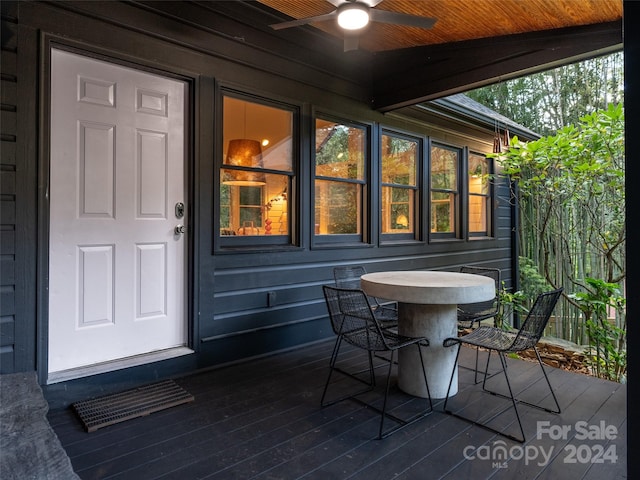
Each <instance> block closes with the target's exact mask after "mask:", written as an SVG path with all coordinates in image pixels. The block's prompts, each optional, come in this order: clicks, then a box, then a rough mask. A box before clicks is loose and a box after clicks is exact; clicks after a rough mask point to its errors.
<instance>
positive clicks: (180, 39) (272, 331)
mask: <svg viewBox="0 0 640 480" xmlns="http://www.w3.org/2000/svg"><path fill="white" fill-rule="evenodd" d="M6 3H7V2H3V12H6V14H5V15H4V17H3V54H2V61H3V132H2V133H3V137H2V139H3V159H2V187H3V193H2V205H3V207H2V214H3V217H2V218H3V220H2V223H3V226H2V228H3V230H2V240H3V241H2V267H3V270H2V300H3V303H2V333H3V337H2V349H3V350H2V352H3V358H2V360H3V371H4V370H5V368H6V371H13V370H18V369H27V370H28V369H35V363H34V362H35V361H36V360H35V359H36V345H37V344H36V338H38V337H37V335H38V336H39V338H40V342H39V346H38V352H37V353H38V355H37V358H38V359H39V361H38V367H39V370H41V380H42V381H44V380H46V374H45V373H43V371H44V372H46V362H45V361H44V359H45V358H46V339H47V337H46V328H47V322H48V319H47V316H46V305H47V298H46V287H47V284H46V278H47V277H46V265H47V258H46V256H47V248H48V247H47V238H48V233H47V228H48V217H47V213H46V212H47V197H46V190H47V181H48V180H47V179H48V175H47V171H48V163H47V162H48V160H47V159H48V151H47V148H48V147H47V140H46V139H47V131H48V130H47V129H48V125H47V121H46V118H47V105H48V98H47V95H48V91H47V87H46V86H47V81H48V77H47V75H48V63H47V62H48V60H47V57H48V55H47V53H48V48H49V47H50V46H51V45H53V44H55V45H62V46H64V47H65V48H73V49H75V50H76V51H86V52H87V53H89V54H92V55H97V56H104V57H109V58H111V59H113V60H114V61H118V62H123V63H126V64H128V65H139V66H140V67H141V68H147V69H153V70H155V71H162V72H167V73H169V74H175V75H180V76H181V77H182V78H187V79H191V80H192V84H193V86H194V92H193V102H194V105H193V112H194V119H193V124H194V129H193V132H192V135H191V138H193V148H192V151H193V158H192V164H193V165H192V167H193V168H192V170H193V175H192V177H193V198H194V200H195V201H194V205H193V208H192V210H191V215H192V217H191V219H190V220H191V223H192V225H191V226H190V227H191V228H190V230H189V231H190V232H191V233H192V237H191V239H192V242H193V243H192V247H193V272H192V275H191V279H192V280H191V283H192V287H193V288H192V294H193V295H192V304H191V310H192V311H193V312H194V313H193V316H192V318H191V319H190V320H191V322H192V324H193V341H192V347H193V349H194V350H195V351H196V352H197V355H196V356H195V357H196V359H197V360H196V363H193V362H192V361H186V360H185V359H178V360H174V361H165V362H163V363H161V364H157V365H155V366H145V367H139V368H136V369H129V370H127V371H126V372H122V373H118V372H115V373H113V374H109V375H102V376H99V377H98V378H91V379H79V380H76V381H72V382H67V383H65V384H64V385H60V384H58V385H50V386H48V387H47V392H48V395H49V396H50V398H52V396H58V397H57V398H62V397H64V396H66V398H68V399H69V400H73V399H78V398H81V397H83V396H86V395H87V394H88V393H89V392H98V391H99V392H100V393H102V392H104V391H108V390H109V385H110V386H111V388H113V389H115V388H118V389H121V388H123V387H125V386H126V385H127V383H132V382H133V383H135V382H142V381H145V380H149V379H157V378H160V377H166V376H168V375H171V374H175V373H176V372H179V371H181V370H183V371H186V370H187V369H193V368H196V367H203V368H204V367H208V366H211V365H214V364H221V363H226V362H233V361H237V360H239V359H242V358H247V357H252V356H257V355H264V354H267V353H271V352H275V351H281V350H285V349H289V348H292V347H295V346H297V345H301V344H306V343H312V342H316V341H320V340H323V339H325V338H327V337H329V336H330V335H331V332H330V329H329V324H328V322H327V319H326V308H325V305H324V301H323V298H322V289H321V285H322V284H325V283H328V282H332V268H333V267H334V266H335V265H341V264H354V263H358V264H363V265H364V266H365V268H366V269H367V270H368V271H370V272H374V271H380V270H392V269H394V270H396V269H397V270H413V269H442V270H455V269H457V268H458V267H459V266H460V265H463V264H478V265H485V266H493V267H499V268H501V269H502V270H503V275H504V276H505V278H506V279H507V280H508V279H509V277H510V275H511V253H512V252H511V248H512V246H511V245H512V241H511V224H510V221H511V220H510V219H511V213H510V206H509V202H508V191H507V189H506V187H504V186H499V187H498V191H497V194H496V201H497V211H496V216H495V221H496V226H495V233H496V236H495V238H489V239H479V240H472V241H469V240H466V239H457V240H454V241H437V242H435V241H434V242H428V241H427V240H426V238H425V241H421V242H411V243H398V244H387V243H385V244H381V243H380V242H379V235H378V234H377V233H376V232H372V234H371V241H370V243H369V244H366V245H365V244H363V245H362V246H359V247H353V246H349V247H347V246H339V245H336V246H332V247H323V248H317V247H313V246H312V243H311V224H312V220H311V218H310V215H311V214H312V212H313V208H312V207H311V194H310V190H311V186H312V185H313V181H312V176H311V173H312V172H311V167H310V162H311V151H310V150H311V147H310V145H311V144H312V141H311V140H310V138H309V132H311V131H312V128H311V126H312V123H311V122H312V114H311V112H313V111H315V110H321V111H323V112H330V113H332V114H335V115H338V116H340V117H342V118H346V119H354V120H357V121H361V122H367V123H369V124H371V125H374V126H376V127H377V126H384V127H385V128H390V129H396V130H398V131H402V132H408V133H411V134H413V135H417V136H421V137H422V138H423V139H424V140H425V142H426V141H427V140H429V139H434V140H437V141H439V142H443V143H446V144H451V145H453V146H455V147H457V148H461V149H462V148H464V147H469V148H470V149H472V150H473V151H476V152H483V151H484V152H486V151H488V150H489V149H490V148H491V145H492V137H493V127H491V128H489V129H486V128H485V129H483V128H481V127H479V126H477V125H476V126H474V125H471V124H469V125H465V126H460V125H457V124H455V123H452V121H451V120H443V119H442V118H436V117H435V116H434V115H435V114H433V113H424V114H422V115H418V116H417V117H416V115H414V114H412V115H409V114H408V113H407V114H405V112H394V114H392V115H389V114H387V115H384V114H382V113H379V112H375V111H373V110H372V109H371V107H370V105H369V104H368V103H367V102H366V101H364V100H363V98H366V95H362V92H361V91H359V90H358V89H357V88H354V85H357V84H361V83H362V78H361V76H362V75H366V74H367V72H366V71H363V70H362V69H361V68H360V69H359V68H356V67H357V66H356V67H354V66H353V65H351V64H349V63H348V62H345V65H344V66H343V68H342V70H341V72H342V73H341V75H340V76H338V77H334V78H331V80H330V81H329V79H328V78H327V77H326V70H325V68H324V65H325V63H326V61H327V59H326V58H323V57H322V55H319V56H317V58H316V57H314V56H313V55H311V53H313V52H311V50H309V49H311V48H312V45H313V42H312V41H311V40H309V39H305V42H306V43H304V44H303V47H301V48H302V49H303V50H302V53H301V51H297V50H296V51H295V52H294V51H289V49H291V48H292V47H291V45H289V46H283V45H280V44H278V43H277V42H275V41H274V40H273V39H272V38H271V36H270V34H269V33H268V32H266V31H262V30H259V31H258V30H255V29H251V28H250V27H248V26H247V25H245V24H241V23H239V22H238V21H237V20H234V18H233V15H232V14H231V13H228V12H226V11H224V10H223V9H226V8H231V6H230V5H229V3H230V2H211V3H208V4H206V5H207V7H206V8H205V7H204V6H203V5H204V4H193V3H186V2H185V3H183V2H177V3H176V2H155V3H150V4H146V3H136V2H127V3H121V2H59V3H55V2H53V3H32V2H21V3H18V4H14V3H11V2H9V3H8V5H9V6H7V7H5V4H6ZM178 4H179V6H180V8H179V9H176V6H177V5H178ZM216 5H218V6H216ZM215 8H218V9H220V11H219V12H216V11H214V9H215ZM158 9H162V10H158ZM16 12H17V13H19V15H17V14H15V13H16ZM11 13H14V14H15V15H13V16H12V15H11ZM179 16H180V18H179ZM245 21H247V20H246V19H245ZM18 25H19V26H20V28H18ZM5 26H6V28H5ZM7 29H8V30H9V31H10V32H13V33H12V34H11V35H9V36H8V37H7V38H8V41H7V43H6V45H7V47H6V49H5V42H4V35H5V33H4V32H5V31H6V30H7ZM16 32H18V36H17V39H16V35H15V34H16ZM36 32H38V33H36ZM230 32H235V36H234V35H231V34H230ZM235 37H238V38H240V37H242V38H243V39H244V40H238V38H235ZM17 45H23V47H24V50H23V52H21V51H20V50H19V49H17ZM305 45H306V46H305ZM41 46H42V49H41ZM315 49H316V51H317V50H320V51H321V48H320V47H317V46H316V47H315ZM17 54H19V55H20V56H19V57H18V56H17ZM5 61H6V62H7V65H13V67H11V68H10V67H7V69H6V70H5V67H4V65H5ZM16 63H17V64H19V65H20V64H21V65H22V67H20V68H17V67H16V66H15V65H16ZM12 69H13V70H12ZM39 69H42V72H43V74H42V77H41V83H37V82H38V78H39V77H38V75H36V73H37V72H38V71H39ZM292 70H296V80H295V81H294V80H292V79H291V78H289V76H288V72H290V71H292ZM21 71H24V72H25V75H27V76H26V78H21V77H20V75H19V74H17V73H11V72H21ZM5 84H7V85H8V87H7V89H6V92H5V88H4V86H5ZM220 85H224V86H232V87H234V88H237V89H238V90H242V91H246V92H249V93H252V94H256V95H261V96H264V97H265V98H274V99H277V100H282V101H286V102H288V103H290V104H293V105H299V106H300V109H301V112H302V115H301V117H302V125H301V132H303V138H302V139H301V149H300V152H299V153H300V155H299V156H300V158H299V160H300V165H299V170H298V179H297V181H298V191H299V201H298V203H299V212H300V213H299V220H300V230H299V232H300V240H299V242H298V243H297V244H296V245H295V246H294V248H291V249H285V250H277V251H269V250H262V251H244V252H243V251H240V252H229V251H221V250H220V249H217V245H216V239H215V238H214V237H213V228H212V225H213V222H215V221H216V220H217V219H216V211H217V207H216V203H217V199H216V190H215V188H214V180H213V179H214V172H215V168H214V165H215V162H216V161H219V160H218V158H217V156H219V155H221V151H222V149H219V148H218V147H217V145H216V143H215V142H216V136H215V135H214V132H215V131H216V124H215V118H216V116H215V108H216V94H217V87H218V86H220ZM12 92H13V94H12ZM20 92H23V96H22V97H21V95H20ZM38 94H40V96H41V98H40V99H39V103H36V100H37V99H38ZM5 97H6V100H5ZM11 98H14V100H11ZM5 102H6V105H7V106H6V107H5ZM11 102H13V103H11ZM23 103H24V108H22V107H21V106H22V105H23ZM36 112H37V113H38V114H39V115H40V117H41V118H42V120H41V121H40V123H38V121H37V118H38V117H37V115H36ZM5 116H6V118H7V119H8V121H7V122H5ZM16 117H18V118H16ZM5 128H6V129H7V130H6V132H5V130H4V129H5ZM373 131H374V132H377V131H378V129H377V128H374V129H373ZM21 132H23V133H24V138H20V135H21V134H22V133H21ZM38 132H41V133H40V135H41V136H42V138H40V137H39V136H38V135H39V133H38ZM375 135H377V133H374V140H375ZM425 145H426V143H425ZM5 146H6V152H8V153H7V154H5ZM35 152H38V155H40V157H39V163H37V160H38V157H37V156H36V154H35ZM16 165H18V166H20V165H24V169H22V167H20V168H18V167H17V166H16ZM36 165H37V168H36ZM18 177H19V178H18ZM39 178H40V181H38V179H39ZM5 185H6V189H7V190H6V192H5ZM372 191H373V196H374V198H375V196H376V195H377V186H376V185H373V188H372ZM424 198H425V200H424V201H423V204H422V207H423V208H424V209H427V208H428V204H427V198H428V194H427V193H425V194H424ZM20 202H22V206H20ZM374 205H375V203H374ZM425 211H426V210H425ZM5 212H6V214H5ZM36 213H37V214H38V216H36ZM16 219H17V220H16ZM16 222H17V223H16ZM372 223H373V224H374V225H377V222H372ZM424 236H425V237H426V236H427V232H426V231H425V232H424ZM38 254H39V255H38ZM36 259H38V262H40V263H39V264H37V263H36ZM274 294H275V297H274ZM5 297H6V302H5ZM36 298H37V299H38V300H37V301H36ZM268 298H272V299H273V301H271V302H269V301H268ZM14 305H15V307H14ZM36 306H37V307H38V308H37V309H36ZM36 311H37V312H38V313H36ZM18 323H20V324H21V327H20V329H18V327H17V326H16V325H18ZM37 327H38V328H37ZM5 332H6V335H5ZM20 332H21V333H20ZM18 350H20V351H21V352H23V353H21V354H20V355H19V356H16V355H14V352H15V351H18ZM5 354H6V358H7V363H5Z"/></svg>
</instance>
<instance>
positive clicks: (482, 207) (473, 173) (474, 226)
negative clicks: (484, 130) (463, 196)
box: [469, 153, 492, 235]
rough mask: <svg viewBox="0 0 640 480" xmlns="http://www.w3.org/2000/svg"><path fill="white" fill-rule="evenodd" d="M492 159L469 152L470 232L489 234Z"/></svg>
mask: <svg viewBox="0 0 640 480" xmlns="http://www.w3.org/2000/svg"><path fill="white" fill-rule="evenodd" d="M491 173H492V172H491V160H489V159H487V158H485V157H484V156H482V155H477V154H473V153H471V154H469V233H475V234H478V233H480V234H484V235H489V231H490V223H489V222H490V216H489V213H490V210H489V209H490V207H491V198H490V195H491V189H490V184H489V174H491Z"/></svg>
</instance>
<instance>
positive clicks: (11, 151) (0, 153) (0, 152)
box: [0, 141, 16, 165]
mask: <svg viewBox="0 0 640 480" xmlns="http://www.w3.org/2000/svg"><path fill="white" fill-rule="evenodd" d="M0 161H1V162H2V165H15V164H16V144H15V142H12V141H2V142H0Z"/></svg>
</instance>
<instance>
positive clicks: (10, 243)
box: [0, 230, 15, 255]
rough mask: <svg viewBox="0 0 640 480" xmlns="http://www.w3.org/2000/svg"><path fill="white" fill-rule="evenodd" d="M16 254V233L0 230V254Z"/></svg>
mask: <svg viewBox="0 0 640 480" xmlns="http://www.w3.org/2000/svg"><path fill="white" fill-rule="evenodd" d="M14 253H15V232H14V231H12V230H0V254H1V255H7V254H9V255H13V254H14Z"/></svg>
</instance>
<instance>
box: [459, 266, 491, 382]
mask: <svg viewBox="0 0 640 480" xmlns="http://www.w3.org/2000/svg"><path fill="white" fill-rule="evenodd" d="M460 273H469V274H472V275H484V276H485V277H490V278H492V279H493V280H494V281H495V284H496V296H495V298H493V299H492V300H487V301H485V302H477V303H466V304H460V305H458V327H460V328H465V329H467V328H473V325H474V323H477V324H478V325H477V326H480V322H482V321H483V320H487V319H489V318H495V316H496V315H497V314H498V309H499V308H500V294H499V292H500V270H499V269H497V268H487V267H475V266H470V265H463V266H462V267H460ZM494 326H495V323H494ZM479 356H480V349H479V348H476V363H475V369H474V371H475V376H474V381H475V383H478V382H479V380H478V358H479ZM463 368H467V367H463ZM481 373H484V372H481Z"/></svg>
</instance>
